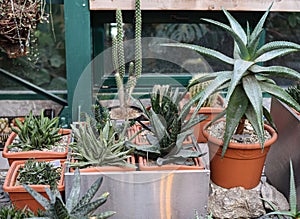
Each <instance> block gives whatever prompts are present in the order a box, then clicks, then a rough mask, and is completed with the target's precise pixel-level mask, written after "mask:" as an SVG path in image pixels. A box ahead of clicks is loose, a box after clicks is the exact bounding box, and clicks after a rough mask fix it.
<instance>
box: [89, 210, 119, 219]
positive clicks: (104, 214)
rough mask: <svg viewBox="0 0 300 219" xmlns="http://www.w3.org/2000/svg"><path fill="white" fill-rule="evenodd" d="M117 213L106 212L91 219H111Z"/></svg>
mask: <svg viewBox="0 0 300 219" xmlns="http://www.w3.org/2000/svg"><path fill="white" fill-rule="evenodd" d="M115 213H117V212H115V211H106V212H102V213H100V214H97V215H93V216H92V217H90V218H91V219H106V218H109V217H111V216H113V215H114V214H115Z"/></svg>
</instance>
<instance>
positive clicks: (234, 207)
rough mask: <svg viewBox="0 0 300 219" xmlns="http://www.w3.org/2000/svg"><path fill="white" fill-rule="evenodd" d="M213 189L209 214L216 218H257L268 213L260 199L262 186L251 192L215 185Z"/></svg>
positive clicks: (212, 185)
mask: <svg viewBox="0 0 300 219" xmlns="http://www.w3.org/2000/svg"><path fill="white" fill-rule="evenodd" d="M211 187H212V191H211V194H210V197H209V209H208V212H211V213H212V215H213V216H214V217H215V218H257V217H260V216H262V215H264V214H265V213H266V211H265V208H264V205H263V202H262V200H261V198H260V185H259V186H258V187H256V188H254V189H251V190H246V189H244V188H242V187H235V188H232V189H224V188H221V187H219V186H217V185H215V184H213V183H211Z"/></svg>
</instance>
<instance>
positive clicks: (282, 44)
mask: <svg viewBox="0 0 300 219" xmlns="http://www.w3.org/2000/svg"><path fill="white" fill-rule="evenodd" d="M283 49H294V50H299V49H300V45H298V44H296V43H292V42H288V41H273V42H269V43H266V44H265V45H263V46H262V47H261V48H259V50H257V52H256V53H255V56H254V57H253V59H257V58H258V57H260V56H262V55H263V54H265V53H269V52H272V51H277V50H278V51H281V50H283Z"/></svg>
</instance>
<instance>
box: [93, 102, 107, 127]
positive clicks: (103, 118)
mask: <svg viewBox="0 0 300 219" xmlns="http://www.w3.org/2000/svg"><path fill="white" fill-rule="evenodd" d="M93 112H94V116H95V120H96V122H97V124H96V128H97V129H98V130H101V129H103V128H104V126H105V124H106V123H107V121H108V120H109V110H108V109H107V108H106V107H104V106H102V105H101V104H98V103H97V104H95V105H93Z"/></svg>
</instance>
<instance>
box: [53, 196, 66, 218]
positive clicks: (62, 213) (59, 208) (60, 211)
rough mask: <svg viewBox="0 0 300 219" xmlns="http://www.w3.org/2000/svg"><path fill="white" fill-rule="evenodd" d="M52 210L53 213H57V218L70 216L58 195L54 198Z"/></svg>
mask: <svg viewBox="0 0 300 219" xmlns="http://www.w3.org/2000/svg"><path fill="white" fill-rule="evenodd" d="M54 211H55V215H57V218H59V219H60V218H64V219H69V218H70V215H69V212H68V210H67V209H66V206H65V204H64V203H63V202H62V200H61V199H59V198H58V197H56V198H55V203H54Z"/></svg>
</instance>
